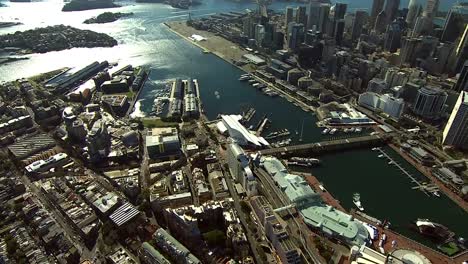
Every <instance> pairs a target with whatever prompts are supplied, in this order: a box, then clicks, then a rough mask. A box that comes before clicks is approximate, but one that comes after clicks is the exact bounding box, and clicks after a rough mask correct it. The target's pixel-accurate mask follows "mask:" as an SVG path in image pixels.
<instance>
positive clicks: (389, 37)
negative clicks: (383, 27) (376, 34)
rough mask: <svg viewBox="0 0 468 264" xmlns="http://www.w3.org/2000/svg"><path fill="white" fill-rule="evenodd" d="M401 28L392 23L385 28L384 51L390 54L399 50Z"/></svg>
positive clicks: (397, 24)
mask: <svg viewBox="0 0 468 264" xmlns="http://www.w3.org/2000/svg"><path fill="white" fill-rule="evenodd" d="M401 33H402V28H401V25H400V23H398V22H392V23H391V24H390V25H388V27H387V32H386V33H385V42H384V49H385V50H387V51H390V52H396V51H397V49H399V48H400V46H401V44H400V40H401Z"/></svg>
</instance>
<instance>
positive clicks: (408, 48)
mask: <svg viewBox="0 0 468 264" xmlns="http://www.w3.org/2000/svg"><path fill="white" fill-rule="evenodd" d="M420 42H421V40H420V39H418V38H404V39H403V46H402V48H401V51H400V64H405V63H408V64H412V63H413V58H414V54H415V53H416V47H417V46H418V44H419V43H420Z"/></svg>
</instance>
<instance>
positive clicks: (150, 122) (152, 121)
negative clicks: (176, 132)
mask: <svg viewBox="0 0 468 264" xmlns="http://www.w3.org/2000/svg"><path fill="white" fill-rule="evenodd" d="M141 123H142V124H143V126H144V127H147V128H155V127H176V126H177V125H178V123H177V122H165V121H163V120H161V119H160V118H142V119H141Z"/></svg>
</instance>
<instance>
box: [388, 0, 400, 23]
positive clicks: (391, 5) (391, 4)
mask: <svg viewBox="0 0 468 264" xmlns="http://www.w3.org/2000/svg"><path fill="white" fill-rule="evenodd" d="M399 6H400V0H387V3H386V4H385V14H386V15H387V24H390V22H392V21H393V20H394V19H395V18H396V16H397V14H398V7H399Z"/></svg>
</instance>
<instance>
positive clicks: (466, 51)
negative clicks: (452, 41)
mask: <svg viewBox="0 0 468 264" xmlns="http://www.w3.org/2000/svg"><path fill="white" fill-rule="evenodd" d="M455 58H456V62H455V65H454V66H455V68H454V69H453V72H454V73H458V72H460V70H461V68H462V66H463V65H464V64H465V61H466V60H467V59H468V24H467V25H466V26H465V30H464V31H463V35H462V36H461V38H460V41H459V42H458V43H457V48H456V50H455Z"/></svg>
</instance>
